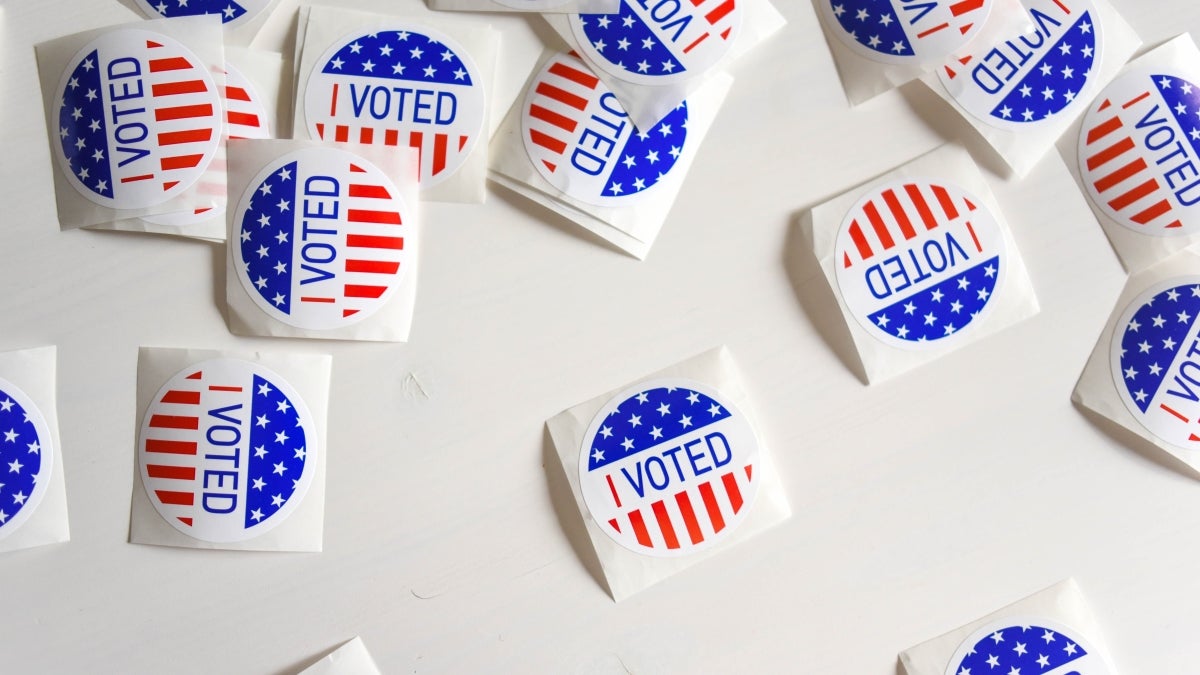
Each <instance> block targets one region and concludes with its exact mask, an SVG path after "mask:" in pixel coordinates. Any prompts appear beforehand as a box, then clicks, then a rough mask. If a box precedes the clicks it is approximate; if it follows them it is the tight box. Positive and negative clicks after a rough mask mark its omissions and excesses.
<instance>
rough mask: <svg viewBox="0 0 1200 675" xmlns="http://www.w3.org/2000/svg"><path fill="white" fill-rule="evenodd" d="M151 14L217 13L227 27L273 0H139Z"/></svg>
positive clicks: (245, 18)
mask: <svg viewBox="0 0 1200 675" xmlns="http://www.w3.org/2000/svg"><path fill="white" fill-rule="evenodd" d="M137 3H138V4H139V5H141V6H142V9H143V10H144V11H145V12H146V13H147V14H148V15H150V16H162V17H166V18H173V17H178V16H197V15H202V14H217V15H219V16H220V17H221V22H222V23H223V24H224V25H225V26H226V27H231V26H240V25H241V24H243V23H245V22H247V21H249V20H251V19H253V18H254V17H255V16H257V15H258V13H259V12H261V11H263V10H264V9H266V8H267V6H268V5H270V4H271V0H236V1H235V0H137Z"/></svg>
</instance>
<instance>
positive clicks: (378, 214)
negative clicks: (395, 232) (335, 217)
mask: <svg viewBox="0 0 1200 675" xmlns="http://www.w3.org/2000/svg"><path fill="white" fill-rule="evenodd" d="M346 219H347V220H349V221H350V222H352V223H378V224H380V225H400V224H401V223H400V214H399V213H397V212H395V211H368V210H367V209H348V210H347V211H346Z"/></svg>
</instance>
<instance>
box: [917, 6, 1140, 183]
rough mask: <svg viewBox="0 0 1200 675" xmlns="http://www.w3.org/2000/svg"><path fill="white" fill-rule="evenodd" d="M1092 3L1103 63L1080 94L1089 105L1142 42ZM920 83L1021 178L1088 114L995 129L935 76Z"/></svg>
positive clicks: (1108, 11)
mask: <svg viewBox="0 0 1200 675" xmlns="http://www.w3.org/2000/svg"><path fill="white" fill-rule="evenodd" d="M1092 2H1093V3H1095V6H1096V12H1097V14H1098V15H1099V16H1100V21H1101V25H1102V26H1103V29H1102V30H1103V40H1104V48H1103V52H1102V55H1101V60H1100V77H1099V78H1098V79H1096V80H1093V81H1092V82H1090V83H1089V84H1088V86H1087V88H1086V89H1085V91H1083V92H1080V93H1081V94H1082V95H1083V98H1086V99H1087V100H1088V102H1089V104H1090V102H1091V99H1092V98H1094V97H1095V96H1096V95H1097V94H1099V93H1100V91H1101V90H1102V89H1103V88H1104V87H1105V85H1107V84H1108V83H1109V82H1110V81H1111V80H1112V78H1113V76H1114V75H1116V74H1117V71H1119V70H1120V69H1121V67H1122V66H1123V65H1124V64H1125V62H1126V61H1128V60H1129V57H1131V56H1133V53H1134V52H1136V51H1137V50H1138V47H1140V46H1141V44H1142V40H1141V38H1139V37H1138V35H1137V33H1136V32H1134V30H1133V28H1132V27H1131V26H1130V25H1129V24H1128V23H1126V22H1125V19H1123V18H1122V17H1121V15H1120V14H1118V13H1117V10H1115V9H1113V7H1112V5H1110V4H1108V2H1106V0H1092ZM921 81H922V82H924V83H925V84H926V86H928V87H929V88H930V89H932V90H933V91H934V93H935V94H937V95H938V96H940V97H941V99H942V100H943V101H945V102H946V103H948V104H950V106H951V107H953V108H954V109H955V110H957V111H958V113H959V114H960V115H962V116H963V118H964V119H965V120H967V122H968V123H969V124H970V125H971V126H972V127H974V128H975V131H977V132H978V133H979V135H980V136H982V137H983V138H984V140H986V141H987V142H988V143H989V144H990V145H991V146H992V147H993V148H995V150H996V152H997V153H999V154H1000V157H1001V158H1003V159H1004V161H1005V162H1007V163H1008V166H1009V167H1010V168H1012V170H1013V172H1014V173H1015V174H1016V175H1017V176H1018V177H1024V176H1025V175H1026V174H1028V173H1029V172H1030V171H1031V170H1032V169H1033V167H1034V166H1035V165H1037V163H1038V162H1040V161H1041V160H1042V157H1045V156H1046V153H1048V152H1049V151H1050V149H1051V148H1053V147H1054V144H1055V143H1056V142H1057V141H1058V139H1059V137H1060V136H1062V135H1063V134H1064V133H1066V131H1067V129H1069V128H1070V127H1071V125H1072V124H1074V123H1075V120H1076V119H1077V118H1079V117H1080V116H1082V115H1083V114H1084V111H1085V110H1086V106H1080V107H1078V108H1076V109H1075V114H1073V115H1063V114H1060V115H1057V116H1056V117H1055V118H1054V120H1053V121H1052V122H1051V123H1048V124H1038V125H1037V126H1036V127H1034V128H1033V129H1032V130H1030V129H1021V130H1018V131H1012V130H1009V129H1001V128H999V127H994V126H992V125H990V124H988V123H987V122H984V121H983V120H981V119H979V118H978V117H976V116H975V115H973V114H971V113H970V112H968V111H967V110H966V109H964V108H963V107H962V106H960V105H959V104H958V103H957V102H956V101H955V100H954V98H953V97H952V96H950V92H948V91H946V87H944V86H943V85H942V81H941V79H940V78H939V77H938V75H937V73H936V72H933V73H929V74H928V75H926V76H924V77H922V78H921Z"/></svg>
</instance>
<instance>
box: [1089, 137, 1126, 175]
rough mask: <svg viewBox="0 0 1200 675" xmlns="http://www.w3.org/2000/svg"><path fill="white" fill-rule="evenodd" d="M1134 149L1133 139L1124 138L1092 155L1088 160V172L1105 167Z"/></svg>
mask: <svg viewBox="0 0 1200 675" xmlns="http://www.w3.org/2000/svg"><path fill="white" fill-rule="evenodd" d="M1134 147H1135V146H1134V143H1133V139H1132V138H1129V137H1125V138H1122V139H1121V140H1119V141H1117V142H1116V143H1114V144H1112V145H1110V146H1108V147H1107V148H1105V149H1103V150H1101V151H1100V152H1097V153H1096V154H1094V155H1092V156H1091V157H1088V160H1087V167H1088V171H1095V170H1096V168H1097V167H1101V166H1104V165H1105V164H1107V163H1109V162H1111V161H1112V160H1114V159H1116V158H1117V157H1120V156H1121V155H1123V154H1125V153H1127V152H1129V151H1130V150H1132V149H1133V148H1134Z"/></svg>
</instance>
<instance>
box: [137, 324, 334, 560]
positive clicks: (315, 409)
mask: <svg viewBox="0 0 1200 675" xmlns="http://www.w3.org/2000/svg"><path fill="white" fill-rule="evenodd" d="M222 357H226V358H238V359H243V360H246V361H252V362H254V363H258V364H261V365H263V366H265V367H267V368H270V369H271V370H273V371H275V372H276V373H278V374H279V375H280V376H281V377H283V379H285V380H287V381H288V383H289V384H291V385H292V387H293V388H294V389H295V390H296V392H297V393H299V395H300V397H301V398H302V399H303V400H304V404H305V405H307V406H308V410H309V412H311V413H312V416H313V420H315V424H316V427H317V443H318V446H317V447H318V448H320V452H318V453H317V467H316V473H314V474H313V480H312V484H311V485H309V486H308V494H306V495H304V500H303V501H302V502H301V503H300V504H299V505H298V506H297V507H296V510H295V511H292V513H291V515H289V516H288V517H287V519H286V520H284V521H283V522H281V523H279V525H277V526H275V528H274V529H272V530H270V531H269V532H265V533H263V534H262V535H260V536H258V537H254V538H253V539H247V540H246V541H235V542H228V543H213V542H208V541H201V540H200V539H194V538H192V537H189V536H187V535H185V534H183V533H182V532H180V531H179V530H176V529H175V528H174V527H172V526H171V525H170V523H168V522H167V521H165V520H163V517H162V516H161V515H159V513H158V511H157V510H156V509H155V508H154V505H153V504H151V503H150V498H149V497H148V496H147V495H146V487H145V485H143V484H142V472H141V470H140V469H139V468H138V453H137V446H138V440H139V439H138V434H139V433H140V431H141V428H142V420H143V419H144V418H145V416H146V411H147V410H148V409H149V407H150V402H151V400H152V399H153V398H154V395H155V394H156V393H158V390H159V389H161V388H162V386H163V385H164V384H166V382H167V380H169V379H171V377H173V376H174V375H175V374H176V373H178V372H179V371H181V370H183V369H184V368H186V367H188V366H190V365H192V364H195V363H199V362H200V361H206V360H208V359H215V358H222ZM332 360H333V359H332V358H331V357H329V356H328V355H325V354H283V353H262V352H255V353H253V354H239V353H231V352H224V351H214V350H208V349H164V348H156V347H142V348H141V349H139V350H138V374H137V416H136V417H134V420H133V436H132V439H131V440H132V442H133V448H134V451H133V500H132V504H131V506H130V509H129V542H130V543H132V544H154V545H158V546H178V547H181V548H203V549H222V550H231V551H300V552H313V553H319V552H320V551H321V541H322V537H323V533H324V528H325V458H326V455H327V454H328V453H329V447H328V446H327V445H326V444H325V438H326V436H327V434H326V431H325V430H326V427H327V425H328V408H329V370H330V365H331V363H332Z"/></svg>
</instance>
